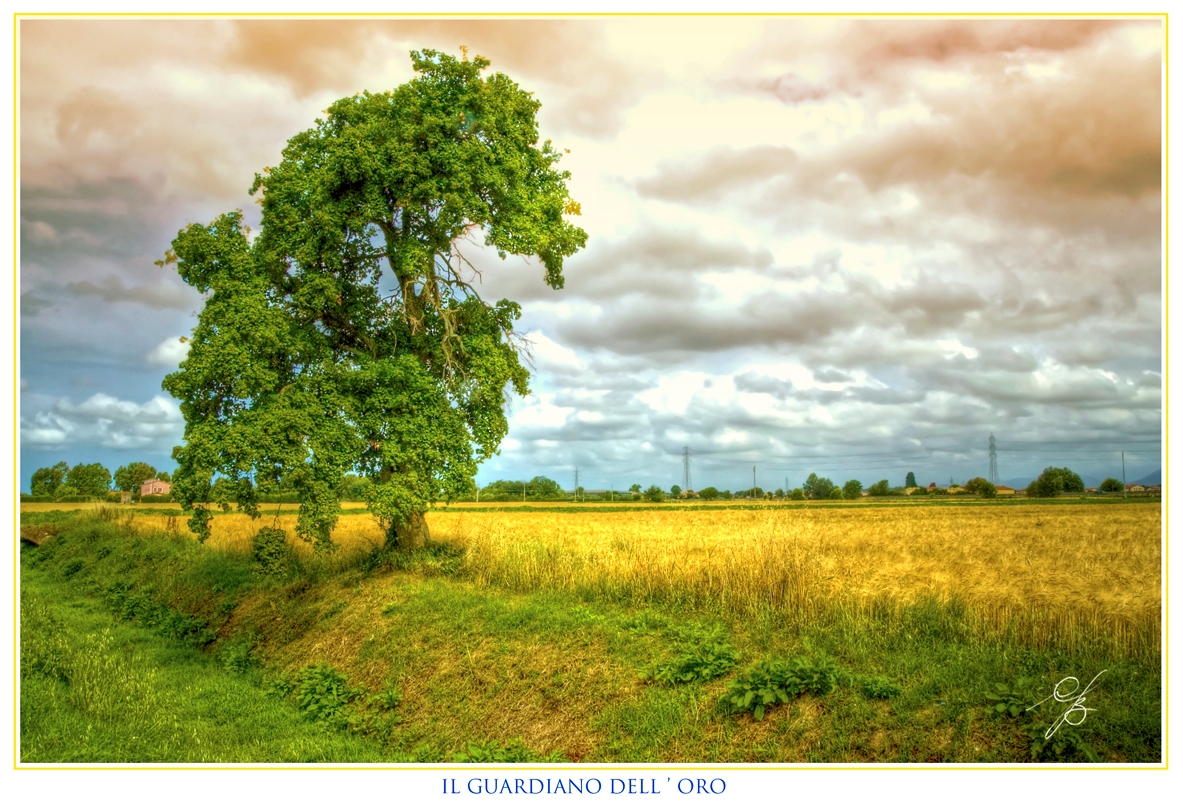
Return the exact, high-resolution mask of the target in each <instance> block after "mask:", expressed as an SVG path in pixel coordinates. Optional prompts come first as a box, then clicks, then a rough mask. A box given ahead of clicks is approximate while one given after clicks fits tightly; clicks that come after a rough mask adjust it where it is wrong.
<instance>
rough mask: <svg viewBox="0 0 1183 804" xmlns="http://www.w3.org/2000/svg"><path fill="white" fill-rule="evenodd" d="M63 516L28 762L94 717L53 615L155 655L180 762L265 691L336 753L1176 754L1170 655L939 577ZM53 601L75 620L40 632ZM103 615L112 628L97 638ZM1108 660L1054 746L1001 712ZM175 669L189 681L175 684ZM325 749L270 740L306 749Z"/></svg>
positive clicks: (47, 582) (739, 756)
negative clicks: (603, 572)
mask: <svg viewBox="0 0 1183 804" xmlns="http://www.w3.org/2000/svg"><path fill="white" fill-rule="evenodd" d="M59 527H62V528H63V530H61V531H60V532H59V533H57V534H56V535H54V536H53V537H52V538H51V539H49V540H48V541H47V542H46V543H45V544H44V545H43V546H42V547H37V548H34V547H27V548H24V549H23V550H22V585H23V586H24V587H25V588H26V590H29V591H30V592H31V594H32V595H33V597H32V598H31V599H30V603H29V605H31V606H34V607H36V606H41V607H42V608H41V609H39V611H41V614H36V613H26V612H25V611H24V603H23V604H22V661H23V664H22V676H24V675H25V673H26V672H28V673H31V674H33V676H36V677H33V676H30V678H31V679H32V680H31V681H30V682H26V684H31V685H32V686H30V687H29V688H30V689H31V690H33V691H34V692H36V691H37V690H38V689H43V690H56V692H44V691H43V692H42V693H37V695H38V696H39V697H36V698H31V699H30V700H29V702H28V703H27V704H26V702H25V700H24V698H22V751H23V752H24V751H32V750H34V749H33V747H34V746H37V748H36V749H35V750H36V752H37V753H36V754H35V757H36V759H34V758H33V756H34V755H33V754H29V753H22V759H24V760H25V761H70V758H69V756H68V755H67V754H63V753H62V752H64V751H66V749H65V748H64V747H63V746H67V745H69V744H70V743H69V741H64V740H57V741H56V742H55V741H54V740H50V739H46V738H44V737H43V736H41V735H42V731H44V729H43V728H42V727H41V726H40V725H39V724H41V723H61V724H63V725H62V726H60V728H62V729H64V728H65V727H66V726H65V724H68V723H69V722H70V721H71V719H73V720H74V721H78V722H81V720H80V718H82V716H81V715H79V714H78V713H79V711H82V709H79V707H80V706H81V705H76V704H73V703H71V701H72V700H73V698H72V697H71V696H72V695H73V692H72V689H73V686H72V682H71V681H70V679H69V678H63V677H62V676H61V675H60V674H59V675H57V676H54V675H53V674H52V673H48V672H43V670H38V669H37V667H29V668H26V666H25V664H24V662H25V661H26V659H27V657H32V656H39V655H41V654H42V653H44V652H45V651H44V649H43V648H42V647H36V645H38V644H39V643H38V642H36V640H38V639H40V638H41V637H39V636H38V634H41V633H43V632H45V631H50V632H54V633H59V632H60V633H63V634H69V635H72V636H70V637H69V639H70V640H72V642H71V644H73V645H74V646H75V648H76V653H77V652H81V654H86V653H96V652H97V654H99V655H103V654H105V653H109V654H111V655H112V656H114V657H122V658H127V660H128V661H132V660H133V658H134V662H133V664H135V663H137V662H138V663H139V664H135V666H137V667H141V669H142V670H143V671H144V672H145V673H148V672H149V671H151V672H154V673H155V675H154V676H152V678H153V679H154V680H153V681H151V682H150V683H149V682H144V683H149V686H158V687H159V688H160V689H161V690H162V692H161V693H160V694H161V695H164V696H165V697H166V698H167V700H168V701H170V703H169V705H168V706H165V707H154V708H153V711H160V710H163V711H169V712H172V713H175V718H174V720H173V721H172V722H173V723H175V724H178V725H176V726H175V727H174V726H172V725H169V724H168V723H161V724H157V725H156V726H153V728H157V729H158V730H162V731H161V733H162V734H166V735H172V736H169V737H168V738H167V739H164V738H161V739H158V740H156V741H155V742H157V743H160V744H166V745H173V744H174V743H175V744H176V745H177V746H178V748H177V749H176V751H175V752H174V753H173V754H170V755H169V760H167V761H189V760H183V759H182V757H186V756H193V755H194V754H192V753H185V752H186V751H190V752H191V751H192V750H193V749H192V745H193V744H192V743H189V742H185V740H187V739H188V738H184V739H182V737H183V735H184V734H187V733H188V732H187V731H186V729H188V728H189V727H190V726H192V727H194V728H197V729H198V730H199V731H201V730H204V731H201V734H202V735H203V737H202V742H201V745H202V746H203V747H204V748H203V750H206V751H208V752H209V753H207V754H206V755H204V756H208V757H209V758H210V761H258V760H257V759H255V757H257V756H258V754H257V753H256V754H251V753H250V751H249V750H248V749H249V748H250V744H249V742H247V741H246V740H245V738H240V737H241V735H246V734H251V733H252V729H253V728H254V727H247V726H242V727H239V726H234V725H231V724H228V723H226V722H225V719H226V718H229V717H230V713H238V712H249V711H253V709H252V707H256V706H257V707H266V708H267V710H266V711H268V712H270V711H271V709H272V708H274V709H275V712H276V713H278V714H273V715H268V717H272V716H274V717H280V716H283V717H288V718H291V719H292V721H293V722H294V723H296V724H298V725H301V726H302V727H303V728H304V729H307V730H310V731H308V732H307V733H309V734H312V735H314V736H319V737H321V738H323V739H325V740H327V741H328V742H326V743H325V745H324V746H323V747H321V748H318V749H317V750H319V751H321V753H320V754H315V753H313V754H312V756H314V757H315V758H334V757H340V756H342V753H340V752H344V754H345V755H348V756H349V757H350V761H363V762H366V761H376V760H377V759H381V758H384V759H387V760H390V759H394V760H396V761H440V760H451V759H453V758H456V757H461V758H475V759H492V760H499V761H507V760H514V759H517V760H530V759H535V760H537V759H544V758H550V759H559V758H562V759H566V760H574V761H595V762H639V761H643V762H675V761H694V762H702V761H726V762H763V761H775V762H836V761H841V762H930V761H944V762H949V761H953V762H1028V761H1032V760H1033V759H1034V758H1038V759H1040V760H1061V761H1085V760H1088V759H1091V758H1096V759H1100V760H1102V761H1108V762H1157V761H1159V760H1160V759H1161V735H1160V733H1159V732H1160V712H1161V706H1160V702H1161V689H1160V687H1161V684H1160V682H1161V669H1160V667H1159V659H1158V656H1157V653H1156V652H1155V651H1153V650H1146V649H1143V650H1138V651H1123V650H1118V649H1117V648H1116V647H1115V645H1113V644H1112V643H1111V642H1110V641H1105V640H1087V639H1083V640H1077V641H1075V642H1074V643H1071V644H1052V642H1048V643H1047V644H1034V643H1032V641H1031V640H1024V639H1021V638H1019V636H1018V635H1016V634H1014V633H1009V634H1008V633H1007V631H1006V629H1005V628H1004V629H1001V630H999V629H993V630H988V631H984V630H982V629H980V628H977V627H976V626H975V622H976V620H975V619H974V617H975V615H974V613H973V611H972V610H971V609H970V608H968V607H967V606H966V605H965V604H964V603H960V602H958V601H957V600H947V599H941V598H940V597H938V596H933V595H929V596H918V597H916V598H914V599H908V600H901V601H900V602H899V604H898V605H892V606H879V607H876V606H867V607H865V608H863V609H856V608H845V609H843V608H836V609H833V610H831V612H830V614H829V615H828V616H825V617H817V618H813V619H810V618H800V617H789V616H786V613H785V611H784V610H783V609H780V608H777V607H776V606H773V605H768V606H743V607H740V606H735V605H731V604H729V603H728V601H727V600H726V599H722V600H721V599H719V598H717V597H714V598H713V597H711V596H710V595H705V596H704V595H699V596H694V595H683V596H681V597H679V596H676V595H652V596H648V597H646V596H641V595H634V594H631V593H629V594H608V593H607V592H606V591H605V590H599V591H597V589H595V588H583V587H576V588H566V587H564V586H563V585H562V584H557V583H544V582H537V581H536V582H534V583H532V584H526V583H518V582H511V580H512V579H505V578H499V577H497V576H496V574H495V573H490V572H488V571H487V570H485V569H482V567H484V566H485V565H484V564H482V563H481V562H480V561H477V560H475V559H476V558H477V556H475V555H473V553H472V552H471V551H473V550H474V549H477V551H478V552H479V549H482V548H481V546H480V545H476V546H475V548H474V545H473V544H472V543H468V544H465V543H462V542H461V541H459V540H455V539H451V540H450V539H445V538H441V540H440V541H439V542H438V543H437V544H436V545H435V546H434V547H433V548H431V549H429V550H426V551H422V552H420V553H418V554H415V555H412V556H406V555H402V554H395V555H385V556H384V555H381V554H375V553H373V552H372V551H368V550H364V549H356V550H352V551H351V550H346V549H342V550H339V551H338V552H337V553H336V554H334V555H330V556H317V555H313V554H311V553H300V552H298V551H294V550H290V549H282V548H281V549H276V550H271V551H267V550H264V551H256V555H255V556H252V554H251V552H250V548H249V545H248V547H247V548H246V549H229V548H217V547H211V546H208V545H207V546H201V545H197V544H196V543H194V542H193V541H191V540H190V539H188V538H186V537H184V536H181V535H176V534H171V533H169V532H168V531H166V530H153V529H150V528H129V527H127V526H125V525H123V524H120V523H119V522H114V521H103V520H102V519H101V518H96V517H88V516H85V515H84V516H79V517H75V518H73V519H69V520H65V521H63V522H61V523H59ZM1045 527H1046V524H1045ZM625 541H627V539H626V540H625ZM273 546H274V545H273ZM531 549H534V548H531ZM538 549H541V548H538ZM1082 549H1083V548H1082ZM506 566H508V564H507V565H506ZM49 600H53V601H56V602H55V603H54V605H55V606H57V607H58V609H60V608H61V607H62V606H65V607H66V608H65V609H64V610H55V609H54V608H53V606H51V605H50V604H49V603H48V602H47V601H49ZM32 611H33V610H32V609H30V612H32ZM71 612H73V613H71ZM38 617H50V618H51V619H52V621H53V622H55V623H57V625H54V626H52V627H50V628H40V627H31V625H30V624H36V623H37V622H40V621H39V620H37V618H38ZM104 623H106V625H104ZM104 627H107V628H110V629H112V630H111V632H110V633H111V634H113V635H115V636H114V637H113V641H111V642H110V643H109V644H108V643H103V644H99V643H95V642H93V641H94V640H99V642H101V641H102V637H101V636H99V635H101V633H102V628H104ZM128 628H134V629H139V630H138V631H137V633H143V629H148V630H149V631H151V634H152V636H151V638H150V639H151V640H157V641H159V643H160V644H161V645H162V646H163V647H161V648H160V649H159V650H160V651H161V652H159V653H154V652H152V651H148V650H146V649H139V648H137V649H136V650H133V651H131V652H130V654H129V653H128V651H126V649H124V648H122V647H120V648H119V649H118V650H117V649H116V648H117V647H118V646H120V645H124V644H127V643H129V640H130V641H131V642H132V643H134V644H136V645H141V644H147V641H149V640H148V638H147V637H144V638H143V639H142V640H141V642H135V640H131V639H130V637H127V636H119V634H121V633H123V632H120V631H118V630H117V629H128ZM129 633H130V632H129ZM87 639H90V640H92V643H88V642H87V641H86V640H87ZM137 639H139V638H137ZM120 640H122V642H121V641H120ZM153 644H156V643H153ZM103 645H106V647H104V646H103ZM85 646H89V647H88V648H87V649H85V650H84V649H83V647H85ZM154 650H155V649H154ZM170 651H171V652H172V653H170ZM181 653H183V655H184V656H185V657H187V658H185V662H192V663H193V667H202V668H205V670H204V671H202V672H204V673H207V674H208V678H209V679H210V680H209V684H210V685H211V689H212V688H224V689H225V690H227V691H229V690H235V691H238V692H236V693H235V694H239V692H240V693H241V695H243V696H245V698H244V699H243V700H241V701H239V700H238V699H235V698H233V697H224V698H221V699H216V698H215V697H213V696H211V695H210V694H208V693H203V692H201V691H200V690H199V689H198V688H197V686H195V685H196V681H194V680H195V679H199V678H203V677H205V676H203V675H202V673H198V672H196V671H194V670H193V669H192V668H190V667H189V665H185V667H186V668H187V669H186V670H185V671H184V672H179V673H178V674H177V675H175V676H174V675H172V673H173V670H172V669H170V668H172V667H174V665H173V664H170V662H173V661H175V659H176V657H177V656H180V655H181ZM128 656H131V657H132V658H128ZM1101 671H1105V673H1104V675H1103V676H1102V677H1101V680H1100V681H1099V682H1098V685H1097V686H1096V687H1095V689H1094V690H1092V691H1091V692H1090V693H1089V696H1088V702H1087V705H1088V707H1089V708H1090V709H1092V710H1093V711H1091V712H1090V713H1089V715H1088V718H1087V720H1086V721H1085V722H1084V723H1083V724H1082V725H1080V726H1079V727H1073V728H1071V729H1069V728H1068V727H1064V728H1061V730H1060V732H1058V735H1059V736H1058V737H1057V738H1056V739H1053V740H1052V741H1051V743H1049V744H1047V745H1044V744H1042V743H1041V741H1040V739H1039V738H1038V736H1037V732H1038V734H1042V733H1043V731H1044V730H1043V729H1036V728H1035V724H1036V723H1037V722H1038V721H1039V720H1040V719H1041V717H1042V716H1043V715H1044V712H1045V711H1046V707H1047V704H1044V705H1042V709H1036V710H1034V711H1033V712H1030V713H1023V712H1019V713H1018V714H1017V715H1015V716H1012V715H1011V714H1010V709H1009V706H1004V708H1005V709H1006V710H1007V711H1005V712H1004V713H998V712H997V711H996V709H997V704H998V703H1000V702H1002V703H1004V704H1009V703H1010V702H1011V701H1012V699H1013V700H1018V699H1020V698H1022V699H1024V701H1025V703H1034V702H1035V701H1036V700H1038V699H1039V698H1042V697H1044V696H1046V695H1048V694H1050V692H1051V688H1052V686H1053V685H1054V684H1055V683H1056V682H1057V681H1059V680H1060V679H1062V678H1064V677H1065V676H1076V677H1078V678H1080V679H1082V681H1083V682H1084V683H1086V684H1087V683H1088V681H1089V680H1090V679H1092V678H1093V676H1094V675H1095V674H1097V673H1100V672H1101ZM38 673H40V674H41V675H40V676H37V674H38ZM149 675H150V673H149ZM129 677H131V678H133V679H134V677H135V674H134V673H132V674H131V676H129ZM174 678H176V679H180V678H185V679H189V681H187V682H186V683H188V684H189V685H190V686H191V687H192V689H191V690H190V691H186V690H185V688H184V687H183V686H181V687H176V686H172V685H171V684H172V682H170V681H169V679H174ZM38 679H40V680H38ZM1022 679H1030V681H1026V682H1025V681H1023V680H1022ZM130 683H131V682H129V684H130ZM177 683H180V682H179V681H178V682H177ZM999 684H1002V685H1004V686H1005V687H1006V689H1005V690H1003V689H1000V688H999V687H998V686H997V685H999ZM55 685H56V686H55ZM745 685H746V686H745ZM749 688H750V690H752V691H754V694H753V696H752V699H751V700H750V701H747V702H746V703H745V698H746V697H747V696H746V691H747V690H748V689H749ZM128 689H129V690H130V689H133V688H132V687H129V688H128ZM135 689H138V688H135ZM227 695H229V692H227ZM769 696H771V698H770V700H769V701H768V702H767V703H766V704H761V701H763V700H764V698H766V697H769ZM992 696H993V697H992ZM116 697H119V696H116ZM136 697H137V696H136V695H134V694H131V693H129V694H127V695H124V696H122V700H133V699H135V698H136ZM139 697H143V696H142V695H140V696H139ZM190 697H192V698H197V699H201V700H204V701H205V703H203V704H202V705H201V706H202V707H204V709H202V708H200V707H199V708H198V709H194V708H191V707H192V706H196V704H189V703H186V702H185V701H186V699H187V698H190ZM1026 698H1030V700H1029V701H1026ZM996 699H999V700H996ZM215 700H217V701H218V702H213V701H215ZM252 702H254V703H252ZM71 706H74V709H70V707H71ZM116 708H117V707H116ZM1060 708H1061V709H1062V708H1064V707H1062V706H1061V707H1060ZM26 709H28V712H29V716H28V718H26ZM112 711H115V710H112ZM258 711H260V712H262V711H263V710H262V709H260V710H258ZM59 712H60V713H61V714H57V713H59ZM219 712H220V713H222V715H221V716H222V718H223V720H222V721H219V720H218V713H219ZM1058 714H1059V711H1058V710H1057V711H1055V712H1052V713H1049V714H1048V717H1047V720H1049V721H1053V720H1054V719H1055V717H1056V716H1058ZM757 715H759V717H757ZM135 717H139V715H135V714H134V712H131V711H130V710H129V711H128V712H127V713H124V714H119V715H116V716H111V717H108V718H107V721H108V722H112V723H114V722H119V721H120V719H121V718H123V719H127V718H131V719H132V720H134V718H135ZM45 728H48V727H45ZM55 728H59V727H55ZM129 728H130V727H129ZM145 728H146V727H145ZM170 729H171V730H170ZM26 730H28V733H26ZM51 731H52V730H51ZM264 731H268V732H270V733H272V734H277V735H278V734H291V735H296V734H297V732H296V731H294V730H291V729H288V728H287V727H284V728H283V729H280V728H275V727H270V728H267V729H264ZM303 733H304V732H300V734H303ZM177 735H182V736H177ZM235 735H239V736H235ZM1033 735H1036V736H1034V737H1033ZM276 739H280V740H282V739H283V738H276ZM292 739H293V740H297V737H295V736H293V737H292ZM308 739H312V738H311V737H310V738H308ZM170 740H171V741H173V742H170ZM109 745H110V747H111V752H110V753H102V752H99V753H98V754H96V755H95V757H93V758H92V760H91V761H110V760H116V759H121V760H125V761H139V760H140V758H141V757H142V754H137V755H134V756H132V755H130V754H134V752H132V751H131V748H130V747H129V746H128V745H127V743H126V741H125V740H124V741H120V740H112V741H111V742H110V743H109ZM310 745H311V744H310V743H299V742H296V743H295V744H294V745H293V746H290V747H289V749H290V750H288V749H283V748H282V747H281V746H271V747H269V748H268V749H267V750H268V751H269V752H271V757H270V758H271V759H274V760H275V761H298V760H299V759H300V758H301V757H302V756H304V757H307V756H309V752H310V751H311V749H310V748H309V746H310ZM54 746H57V748H55V747H54ZM186 746H188V747H186ZM1033 749H1034V751H1035V752H1036V756H1035V757H1033V755H1032V751H1033ZM55 751H56V752H57V754H56V755H55ZM120 751H122V752H124V755H120ZM129 752H130V753H129ZM334 752H336V753H334ZM1057 752H1058V753H1057ZM338 761H339V760H338Z"/></svg>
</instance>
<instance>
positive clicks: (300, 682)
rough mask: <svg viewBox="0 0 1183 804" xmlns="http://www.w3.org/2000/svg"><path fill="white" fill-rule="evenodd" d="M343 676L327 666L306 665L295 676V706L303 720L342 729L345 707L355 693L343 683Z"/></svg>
mask: <svg viewBox="0 0 1183 804" xmlns="http://www.w3.org/2000/svg"><path fill="white" fill-rule="evenodd" d="M345 682H346V678H345V676H344V675H343V674H341V673H340V672H338V671H337V670H335V669H333V668H332V667H330V666H329V665H327V664H324V663H320V664H310V665H307V666H305V667H302V668H300V670H299V671H298V672H297V673H296V683H295V694H296V705H297V706H298V707H299V709H300V712H301V714H303V715H304V717H305V719H307V720H312V721H315V722H318V723H325V724H328V725H331V726H335V727H339V728H344V727H345V726H346V725H347V724H348V718H347V717H346V713H345V705H346V704H348V703H349V702H350V701H352V700H353V699H354V698H357V697H358V695H359V694H360V692H359V690H356V689H353V688H352V687H350V686H348V685H347V684H346V683H345Z"/></svg>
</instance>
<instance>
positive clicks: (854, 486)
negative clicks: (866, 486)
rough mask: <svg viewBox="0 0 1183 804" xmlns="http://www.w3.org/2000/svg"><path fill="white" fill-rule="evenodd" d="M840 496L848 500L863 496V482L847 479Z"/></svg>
mask: <svg viewBox="0 0 1183 804" xmlns="http://www.w3.org/2000/svg"><path fill="white" fill-rule="evenodd" d="M842 496H843V497H845V498H846V499H848V500H857V499H859V498H860V497H862V496H863V484H862V483H861V482H860V481H858V480H847V481H846V485H844V486H843V487H842Z"/></svg>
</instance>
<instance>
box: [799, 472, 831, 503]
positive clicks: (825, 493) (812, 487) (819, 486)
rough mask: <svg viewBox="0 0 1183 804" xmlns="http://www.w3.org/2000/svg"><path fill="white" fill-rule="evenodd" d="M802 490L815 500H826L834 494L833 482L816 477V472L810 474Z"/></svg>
mask: <svg viewBox="0 0 1183 804" xmlns="http://www.w3.org/2000/svg"><path fill="white" fill-rule="evenodd" d="M802 488H804V489H805V493H806V494H808V495H809V496H810V497H811V498H813V499H815V500H828V499H830V496H831V495H832V494H833V492H834V481H832V480H830V478H828V477H818V476H817V472H810V473H809V477H808V478H806V480H805V483H804V485H803V486H802Z"/></svg>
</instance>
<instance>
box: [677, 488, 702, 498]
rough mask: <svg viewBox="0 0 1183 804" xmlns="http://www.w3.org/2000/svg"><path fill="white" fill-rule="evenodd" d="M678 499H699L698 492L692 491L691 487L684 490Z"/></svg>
mask: <svg viewBox="0 0 1183 804" xmlns="http://www.w3.org/2000/svg"><path fill="white" fill-rule="evenodd" d="M678 499H680V500H697V499H698V492H697V491H691V490H690V489H686V490H685V491H683V492H682V493H681V494H679V495H678Z"/></svg>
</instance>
